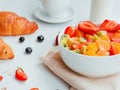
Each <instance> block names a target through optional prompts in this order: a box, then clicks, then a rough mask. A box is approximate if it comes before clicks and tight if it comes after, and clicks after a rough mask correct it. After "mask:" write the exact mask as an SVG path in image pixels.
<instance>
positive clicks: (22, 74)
mask: <svg viewBox="0 0 120 90" xmlns="http://www.w3.org/2000/svg"><path fill="white" fill-rule="evenodd" d="M15 77H16V79H18V80H20V81H25V80H27V79H28V77H27V75H26V73H25V72H24V71H23V69H22V68H20V67H18V68H17V69H16V72H15Z"/></svg>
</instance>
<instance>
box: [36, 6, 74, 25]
mask: <svg viewBox="0 0 120 90" xmlns="http://www.w3.org/2000/svg"><path fill="white" fill-rule="evenodd" d="M34 14H35V17H36V18H38V19H39V20H42V21H44V22H48V23H62V22H67V21H70V20H72V19H73V16H74V15H73V14H74V12H73V10H72V9H71V8H69V9H68V11H67V17H66V16H65V17H61V18H53V17H49V16H48V15H47V14H46V13H45V11H43V10H42V9H40V8H37V9H36V10H35V13H34Z"/></svg>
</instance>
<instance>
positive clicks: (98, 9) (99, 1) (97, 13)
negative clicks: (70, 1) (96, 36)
mask: <svg viewBox="0 0 120 90" xmlns="http://www.w3.org/2000/svg"><path fill="white" fill-rule="evenodd" d="M113 1H114V0H91V9H90V20H91V21H93V22H98V23H100V22H102V21H103V20H105V19H112V11H113Z"/></svg>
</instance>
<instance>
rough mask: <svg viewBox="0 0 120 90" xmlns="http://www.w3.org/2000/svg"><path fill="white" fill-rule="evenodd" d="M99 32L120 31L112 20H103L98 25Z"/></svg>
mask: <svg viewBox="0 0 120 90" xmlns="http://www.w3.org/2000/svg"><path fill="white" fill-rule="evenodd" d="M100 29H101V30H107V31H116V30H118V29H120V24H119V23H117V22H115V21H113V20H104V21H103V23H101V25H100Z"/></svg>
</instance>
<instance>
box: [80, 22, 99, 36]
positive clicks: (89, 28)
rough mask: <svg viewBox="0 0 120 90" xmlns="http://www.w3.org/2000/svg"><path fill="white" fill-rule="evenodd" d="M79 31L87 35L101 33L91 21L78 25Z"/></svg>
mask: <svg viewBox="0 0 120 90" xmlns="http://www.w3.org/2000/svg"><path fill="white" fill-rule="evenodd" d="M78 29H80V30H82V31H83V32H85V33H89V34H93V33H95V32H97V31H99V27H98V26H97V25H96V24H94V23H93V22H91V21H82V22H80V23H79V24H78Z"/></svg>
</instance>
